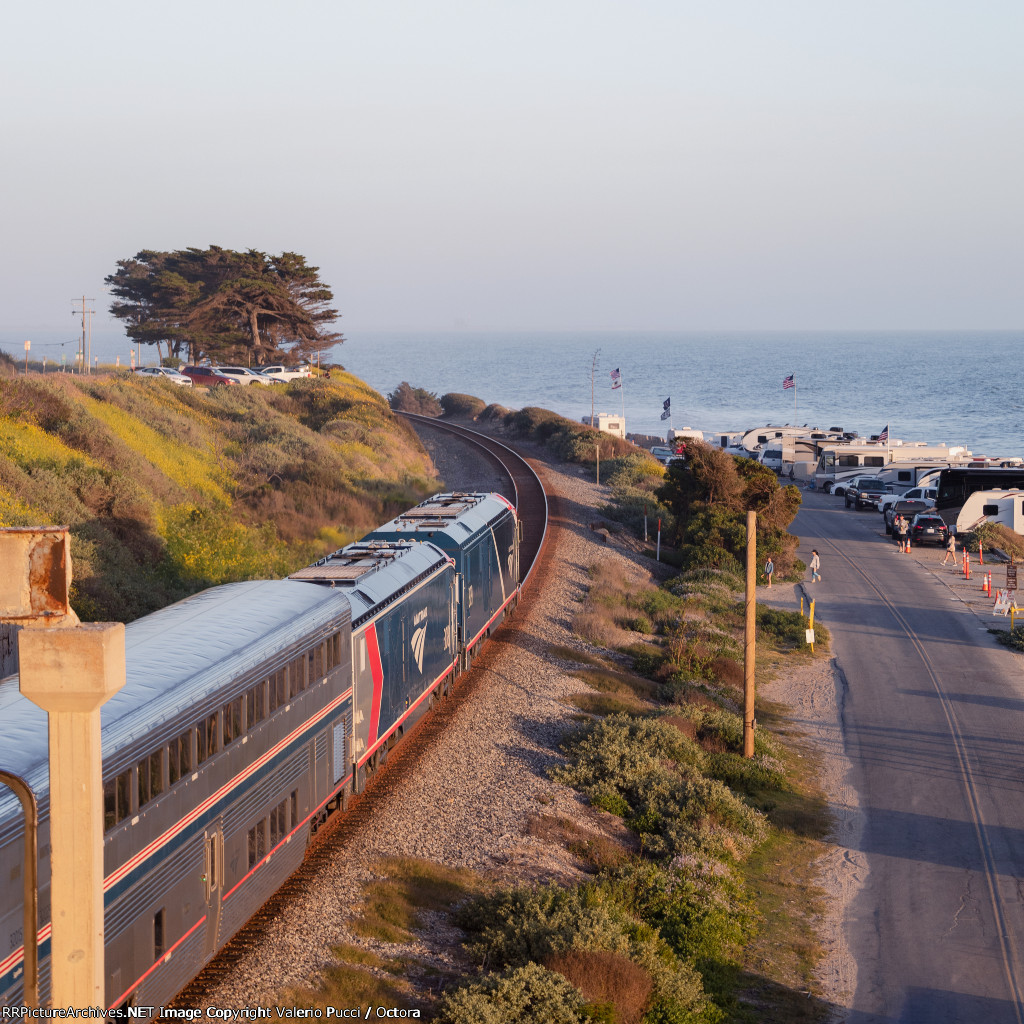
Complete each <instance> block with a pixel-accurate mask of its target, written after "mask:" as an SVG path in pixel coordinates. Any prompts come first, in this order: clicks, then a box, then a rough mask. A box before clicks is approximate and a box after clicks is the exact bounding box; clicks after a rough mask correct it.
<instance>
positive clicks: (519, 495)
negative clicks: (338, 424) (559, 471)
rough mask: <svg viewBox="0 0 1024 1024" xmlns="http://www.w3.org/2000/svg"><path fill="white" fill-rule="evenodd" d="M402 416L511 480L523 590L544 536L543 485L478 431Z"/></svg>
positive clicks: (516, 457)
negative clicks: (474, 451)
mask: <svg viewBox="0 0 1024 1024" xmlns="http://www.w3.org/2000/svg"><path fill="white" fill-rule="evenodd" d="M401 415H402V416H404V417H405V418H406V419H407V420H409V421H411V422H412V423H415V424H417V425H420V426H424V427H427V428H429V429H430V430H437V431H440V432H441V433H444V434H449V435H451V436H453V437H458V438H460V439H461V440H463V441H466V442H468V443H470V444H473V445H476V446H477V447H478V448H480V449H482V450H483V451H484V452H485V453H486V457H487V459H488V461H490V462H491V463H492V464H494V465H495V466H497V467H498V468H499V469H500V470H501V471H502V472H504V473H506V474H507V475H508V477H509V478H510V479H511V481H512V486H513V487H514V488H515V495H516V498H515V506H516V514H517V515H518V517H519V521H520V522H521V523H522V524H523V525H522V531H523V534H522V540H521V542H520V546H519V565H520V567H525V572H523V574H522V585H523V586H524V587H525V586H526V585H527V583H528V582H529V581H530V579H531V574H532V573H533V570H534V568H536V566H537V564H538V559H539V556H540V550H541V546H542V545H543V543H544V538H545V537H546V536H547V528H548V498H547V494H546V493H545V491H544V485H543V484H542V483H541V481H540V477H538V476H537V473H536V472H535V471H534V469H533V467H532V466H531V465H530V464H529V462H527V461H526V459H524V458H523V457H522V455H520V454H519V453H518V452H516V451H513V450H512V449H511V448H509V446H508V445H506V444H502V443H501V442H500V441H496V440H495V439H494V438H493V437H488V436H487V435H486V434H481V433H480V432H479V431H477V430H470V429H469V428H468V427H460V426H456V425H455V424H453V423H445V422H444V421H442V420H438V419H435V418H434V417H432V416H419V415H417V414H416V413H411V412H405V413H402V414H401Z"/></svg>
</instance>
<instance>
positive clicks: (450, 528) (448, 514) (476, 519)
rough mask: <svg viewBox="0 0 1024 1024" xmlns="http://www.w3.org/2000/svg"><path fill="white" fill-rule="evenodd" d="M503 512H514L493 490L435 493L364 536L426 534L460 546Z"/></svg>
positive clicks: (511, 506) (504, 498) (425, 535)
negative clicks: (487, 491)
mask: <svg viewBox="0 0 1024 1024" xmlns="http://www.w3.org/2000/svg"><path fill="white" fill-rule="evenodd" d="M507 512H512V513H513V514H515V508H514V507H513V505H512V503H511V502H510V501H509V500H508V499H507V498H506V497H504V496H503V495H501V494H497V493H493V492H492V493H482V492H481V493H465V494H464V493H460V492H458V491H455V492H452V493H450V494H435V495H434V496H433V497H432V498H427V500H426V501H421V502H420V503H419V504H418V505H417V506H416V507H415V508H411V509H409V511H408V512H403V513H402V514H401V515H400V516H395V518H394V519H392V520H391V522H389V523H384V525H383V526H379V527H377V529H376V530H374V531H373V533H371V534H368V535H367V537H368V538H370V537H376V538H385V537H386V538H388V539H394V538H400V537H410V538H412V537H415V538H417V539H425V538H427V537H430V538H431V539H433V540H435V541H436V542H438V543H443V542H444V541H445V540H447V541H449V542H451V543H453V544H455V545H456V546H461V545H462V544H464V543H465V542H466V541H467V540H469V539H470V538H471V537H474V536H476V535H477V534H478V533H479V532H480V531H481V530H483V529H485V528H486V527H487V526H488V525H489V524H490V523H492V522H494V520H495V519H496V518H497V517H498V516H500V515H502V514H504V513H507Z"/></svg>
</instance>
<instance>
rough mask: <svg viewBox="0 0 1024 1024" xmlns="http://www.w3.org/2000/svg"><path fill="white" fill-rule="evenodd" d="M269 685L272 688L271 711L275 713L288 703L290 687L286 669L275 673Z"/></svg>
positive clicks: (268, 681) (269, 680)
mask: <svg viewBox="0 0 1024 1024" xmlns="http://www.w3.org/2000/svg"><path fill="white" fill-rule="evenodd" d="M267 683H268V684H269V686H270V711H271V713H273V712H275V711H276V710H277V709H278V708H280V707H284V705H285V704H287V703H288V685H287V677H286V676H285V671H284V669H283V668H282V669H280V670H279V671H277V672H275V673H274V674H273V675H272V676H271V677H270V678H269V679H268V680H267Z"/></svg>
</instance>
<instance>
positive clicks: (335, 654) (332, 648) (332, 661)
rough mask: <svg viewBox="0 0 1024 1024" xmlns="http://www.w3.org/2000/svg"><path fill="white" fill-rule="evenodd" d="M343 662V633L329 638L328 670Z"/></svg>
mask: <svg viewBox="0 0 1024 1024" xmlns="http://www.w3.org/2000/svg"><path fill="white" fill-rule="evenodd" d="M340 664H341V634H340V633H335V634H334V636H331V637H328V638H327V671H328V672H330V671H331V669H332V668H337V667H338V666H339V665H340Z"/></svg>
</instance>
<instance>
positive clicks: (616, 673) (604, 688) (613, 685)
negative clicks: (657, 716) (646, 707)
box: [573, 667, 658, 701]
mask: <svg viewBox="0 0 1024 1024" xmlns="http://www.w3.org/2000/svg"><path fill="white" fill-rule="evenodd" d="M573 675H574V676H575V677H576V678H577V679H581V680H582V681H583V682H585V683H586V684H587V685H588V686H590V687H592V688H593V689H595V690H597V691H598V692H600V693H612V694H615V695H617V696H620V697H623V696H629V695H632V696H634V697H638V698H640V699H641V700H646V701H651V700H654V699H655V698H656V697H657V695H658V684H657V683H655V682H654V681H653V680H651V679H645V678H644V677H643V676H638V675H635V674H634V673H632V672H625V671H623V670H621V669H615V668H610V667H609V668H593V669H586V668H584V669H579V670H577V671H576V672H573Z"/></svg>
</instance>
